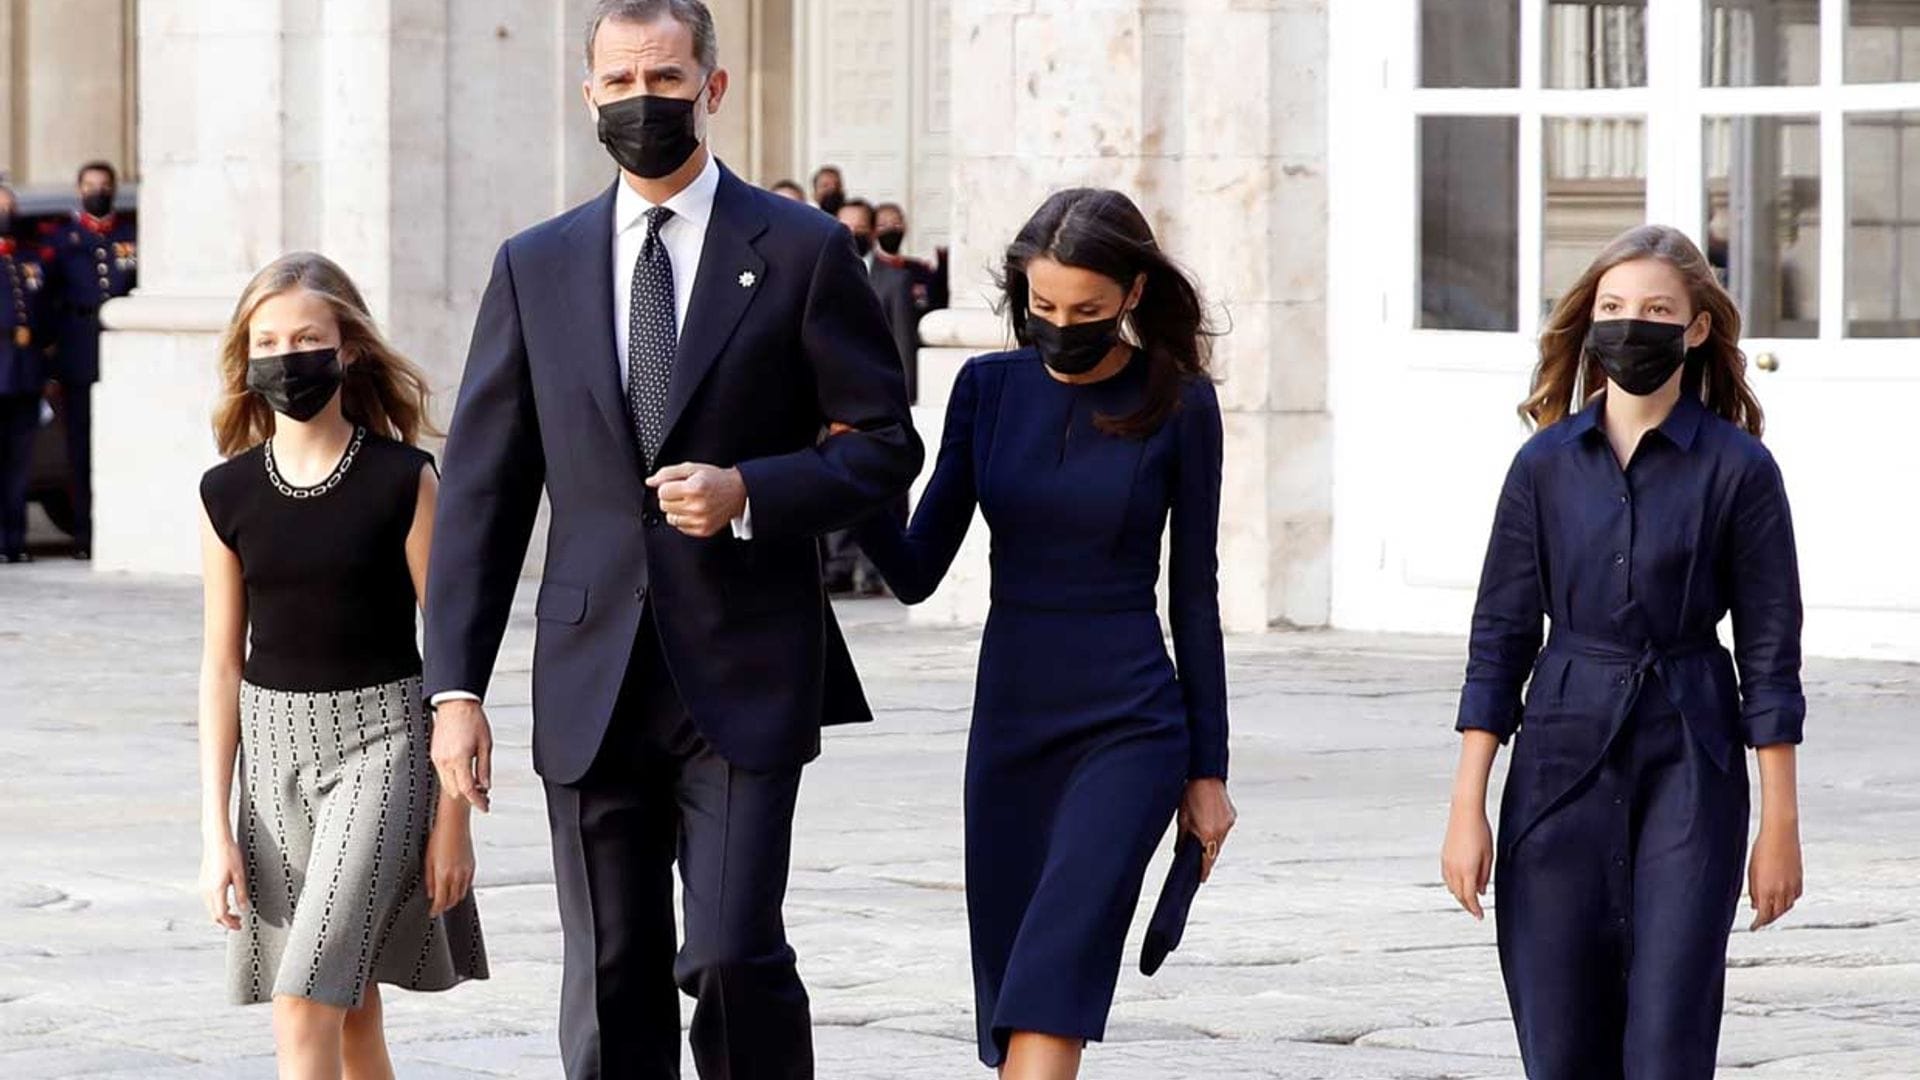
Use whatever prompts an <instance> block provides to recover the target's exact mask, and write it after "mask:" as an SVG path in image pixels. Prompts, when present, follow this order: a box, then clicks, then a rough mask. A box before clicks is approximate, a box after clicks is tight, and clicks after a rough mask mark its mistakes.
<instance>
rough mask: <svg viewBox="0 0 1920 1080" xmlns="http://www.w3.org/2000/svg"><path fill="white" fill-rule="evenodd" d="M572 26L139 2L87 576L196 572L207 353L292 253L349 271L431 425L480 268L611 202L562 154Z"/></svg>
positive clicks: (571, 103) (445, 7) (441, 12)
mask: <svg viewBox="0 0 1920 1080" xmlns="http://www.w3.org/2000/svg"><path fill="white" fill-rule="evenodd" d="M585 8H586V4H585V2H584V0H550V2H548V3H542V4H534V5H529V4H526V3H517V2H513V0H463V2H462V3H461V4H458V5H450V4H446V3H444V2H440V0H144V2H143V3H142V4H141V5H140V19H141V25H140V35H139V41H140V61H141V62H140V101H141V116H142V131H141V171H142V173H143V176H144V181H145V182H144V183H143V185H142V190H141V230H142V232H141V255H142V261H141V287H140V289H139V290H138V291H137V292H136V293H135V295H133V296H132V297H129V298H127V299H125V300H121V301H118V302H116V303H114V304H111V305H109V306H108V307H107V309H106V310H105V312H103V318H104V319H105V321H106V323H107V325H108V327H109V328H110V332H109V333H108V334H107V335H106V339H105V341H104V342H103V345H102V382H101V385H100V388H99V390H98V391H97V398H96V401H97V405H96V409H97V417H96V420H95V436H94V437H95V439H96V441H97V445H96V447H95V453H94V460H95V472H96V477H95V487H96V490H97V503H98V510H97V514H98V523H97V526H96V532H97V538H96V544H95V565H96V566H98V567H99V568H100V569H103V570H137V571H147V572H182V573H191V572H194V571H195V570H197V568H198V565H199V556H198V549H197V540H196V537H197V518H198V514H199V508H198V504H197V500H196V498H195V495H194V491H195V487H194V484H195V480H196V478H197V476H198V474H199V473H200V471H201V470H202V469H204V468H205V467H206V466H207V465H209V464H211V463H213V462H214V461H215V460H216V456H215V453H214V447H213V443H212V438H211V434H210V429H209V426H208V418H209V412H210V409H211V406H212V403H213V399H214V395H215V392H216V389H217V386H216V380H215V375H216V354H217V348H218V336H219V333H220V331H221V330H222V329H224V327H225V325H226V322H227V319H228V318H229V316H230V314H231V312H232V309H233V306H234V303H235V301H236V300H237V298H238V296H239V294H240V290H241V289H242V288H243V287H244V286H245V284H246V282H247V280H248V279H249V278H250V277H251V276H252V275H253V273H254V272H255V271H257V270H258V269H259V268H260V267H261V266H264V265H265V264H266V263H268V262H270V261H271V260H272V259H274V258H275V257H277V256H279V255H281V254H283V253H285V252H287V251H291V250H297V249H302V248H308V249H314V250H319V251H321V252H323V253H325V254H327V255H328V256H330V257H332V258H333V259H335V260H336V261H338V262H339V263H341V265H342V266H344V267H345V268H346V270H347V272H348V273H349V274H351V275H352V276H353V277H354V279H355V281H356V282H357V283H358V284H359V285H360V286H361V289H362V291H363V292H364V294H365V295H366V297H367V301H368V304H369V305H370V306H371V307H372V309H373V312H374V316H375V318H376V319H377V320H378V321H379V322H380V324H381V326H382V328H383V329H384V330H385V331H386V333H387V334H388V336H389V337H390V338H391V339H392V340H393V341H394V342H395V344H396V345H398V346H399V347H400V348H401V350H402V351H404V352H406V353H407V354H408V355H409V356H411V357H413V358H414V359H415V360H416V361H418V362H419V363H420V364H421V365H422V366H423V367H424V368H425V369H426V371H427V373H428V374H429V376H430V377H431V379H432V382H433V384H434V385H435V387H436V389H437V390H438V392H439V400H438V402H437V408H436V410H435V411H436V413H437V414H438V416H439V417H440V418H441V419H442V420H443V421H444V419H445V417H446V416H447V414H448V413H449V412H450V411H451V404H452V399H453V393H454V390H455V387H456V383H457V380H458V377H459V372H460V369H461V364H462V362H463V359H464V354H465V346H466V340H467V334H468V331H469V327H470V325H471V319H472V311H473V307H474V305H475V304H477V302H478V298H479V294H480V291H481V290H482V289H483V288H484V286H485V281H486V277H487V274H488V272H489V268H490V266H491V262H492V255H493V251H494V248H495V247H496V246H497V245H498V244H499V242H500V241H501V240H502V239H504V238H505V237H507V236H508V235H510V234H511V233H513V232H514V231H516V230H518V229H520V228H523V227H525V226H526V225H528V224H531V223H533V222H535V221H537V220H539V219H541V218H543V217H545V216H547V215H549V214H551V213H552V212H553V211H554V210H555V209H556V208H557V207H559V206H560V205H562V204H563V202H564V201H565V200H567V199H568V198H569V197H571V196H573V195H575V194H577V193H578V192H580V191H582V190H591V189H593V188H597V187H598V186H599V185H600V184H603V183H605V182H606V175H607V170H606V169H604V168H603V169H600V170H599V175H597V176H595V177H593V178H592V183H590V184H589V183H587V182H585V179H586V178H584V177H583V176H582V175H581V172H582V169H581V167H580V166H577V165H575V164H574V163H575V162H580V161H583V160H584V157H585V156H584V155H583V154H581V153H580V152H579V148H577V147H575V146H573V145H572V144H571V141H570V135H572V134H574V133H575V132H576V131H577V129H580V128H582V127H583V126H584V123H583V122H582V121H581V120H580V117H579V116H578V115H577V114H578V111H579V110H580V109H581V106H580V105H579V101H578V93H579V91H578V86H579V83H580V79H581V74H580V73H581V63H580V59H579V44H578V33H579V31H578V27H577V25H576V23H577V22H578V21H583V20H584V17H585ZM573 9H578V14H579V16H580V19H579V20H576V19H574V18H573V17H572V15H573V14H574V10H573ZM569 95H571V96H569ZM585 138H586V140H588V141H589V142H590V141H591V138H592V136H591V133H590V132H588V133H586V135H585ZM572 141H577V140H572ZM595 149H596V150H597V147H596V148H595ZM600 160H601V161H604V158H602V159H600Z"/></svg>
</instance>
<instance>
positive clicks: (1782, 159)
mask: <svg viewBox="0 0 1920 1080" xmlns="http://www.w3.org/2000/svg"><path fill="white" fill-rule="evenodd" d="M1704 130H1705V138H1706V144H1705V147H1704V150H1703V159H1702V160H1703V161H1704V163H1705V166H1706V179H1707V182H1706V214H1707V259H1708V261H1710V262H1712V263H1713V265H1714V269H1715V270H1716V271H1718V272H1719V274H1720V276H1721V280H1722V281H1723V282H1724V283H1725V284H1726V286H1727V288H1728V290H1729V291H1731V292H1732V293H1733V298H1734V300H1735V301H1737V302H1738V303H1739V305H1740V314H1741V316H1742V318H1743V320H1744V328H1745V332H1746V336H1748V337H1785V338H1801V337H1814V336H1816V335H1817V334H1818V332H1819V328H1820V120H1819V118H1818V117H1813V116H1710V117H1707V119H1706V122H1705V125H1704Z"/></svg>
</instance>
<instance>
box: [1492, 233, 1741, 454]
mask: <svg viewBox="0 0 1920 1080" xmlns="http://www.w3.org/2000/svg"><path fill="white" fill-rule="evenodd" d="M1636 259H1659V260H1660V261H1661V262H1664V263H1666V264H1667V265H1669V266H1671V267H1673V268H1674V270H1676V271H1678V272H1679V274H1680V277H1681V280H1683V281H1685V282H1686V285H1687V293H1688V296H1689V297H1690V299H1691V300H1692V303H1693V311H1694V315H1695V317H1696V318H1697V317H1698V315H1699V313H1700V312H1702V311H1705V312H1708V313H1709V314H1710V315H1711V316H1712V319H1713V322H1712V326H1711V327H1710V328H1709V330H1708V332H1707V339H1706V340H1705V341H1703V342H1701V343H1700V344H1699V345H1697V346H1695V347H1694V348H1693V349H1690V350H1688V352H1687V373H1686V376H1685V379H1684V381H1683V382H1682V383H1681V392H1682V393H1686V394H1697V395H1699V397H1700V400H1701V401H1703V402H1704V403H1705V404H1706V406H1707V408H1709V409H1711V410H1713V411H1714V412H1715V413H1718V414H1719V415H1721V416H1723V417H1725V418H1726V419H1727V420H1729V421H1731V422H1732V423H1734V424H1736V425H1738V426H1739V427H1741V428H1743V429H1745V430H1746V431H1747V432H1748V433H1750V434H1752V435H1753V436H1754V437H1756V438H1758V437H1759V436H1760V435H1761V433H1762V432H1763V431H1764V430H1765V429H1766V414H1765V413H1763V412H1762V411H1761V409H1760V401H1759V399H1757V398H1755V397H1754V395H1753V390H1752V388H1750V387H1749V386H1748V385H1747V354H1746V353H1744V352H1742V351H1740V309H1739V308H1738V307H1736V306H1735V305H1734V302H1733V297H1732V296H1729V295H1728V294H1727V290H1726V289H1724V288H1722V287H1721V285H1720V279H1719V278H1718V277H1715V276H1714V272H1713V266H1712V264H1711V263H1709V262H1707V257H1706V256H1705V255H1703V254H1701V253H1700V248H1699V247H1698V246H1696V245H1695V244H1694V242H1693V241H1692V240H1690V239H1688V238H1687V234H1686V233H1683V232H1681V231H1680V230H1679V229H1676V228H1673V227H1672V226H1670V225H1641V226H1639V227H1637V228H1632V229H1628V230H1627V231H1626V232H1623V233H1621V234H1620V235H1619V236H1616V237H1614V238H1613V240H1612V241H1611V242H1610V243H1608V244H1607V246H1606V248H1604V249H1603V250H1602V251H1601V252H1600V255H1599V257H1598V258H1596V259H1594V260H1593V265H1592V266H1589V267H1587V270H1586V272H1585V273H1583V274H1581V275H1580V280H1578V281H1576V282H1574V283H1573V287H1572V288H1570V289H1568V290H1567V291H1566V294H1565V295H1563V296H1562V297H1560V301H1559V303H1556V304H1555V305H1554V306H1553V314H1551V315H1549V316H1547V324H1546V327H1545V329H1543V330H1541V332H1540V364H1539V366H1538V367H1536V368H1534V371H1533V391H1532V393H1530V394H1528V395H1527V400H1525V401H1523V402H1521V403H1520V419H1521V420H1523V421H1525V422H1526V423H1528V424H1529V425H1531V426H1532V427H1534V428H1543V427H1546V426H1548V425H1550V424H1553V423H1556V422H1558V421H1560V420H1562V419H1564V418H1565V417H1566V416H1567V414H1569V413H1571V412H1573V411H1575V408H1576V405H1575V402H1579V403H1580V404H1581V405H1584V404H1585V403H1586V402H1588V401H1591V400H1592V399H1593V398H1594V397H1595V396H1596V395H1598V394H1599V393H1600V392H1601V391H1602V390H1604V389H1605V388H1606V385H1607V373H1606V371H1605V370H1604V369H1602V368H1601V366H1600V361H1599V360H1597V359H1595V358H1593V357H1591V356H1587V355H1585V347H1586V340H1587V329H1588V328H1589V327H1591V326H1592V325H1593V303H1594V297H1595V295H1596V294H1597V293H1598V292H1599V291H1600V278H1601V277H1602V276H1604V275H1605V274H1606V272H1607V271H1609V270H1611V269H1613V268H1614V267H1616V266H1619V265H1620V264H1621V263H1626V262H1633V261H1634V260H1636Z"/></svg>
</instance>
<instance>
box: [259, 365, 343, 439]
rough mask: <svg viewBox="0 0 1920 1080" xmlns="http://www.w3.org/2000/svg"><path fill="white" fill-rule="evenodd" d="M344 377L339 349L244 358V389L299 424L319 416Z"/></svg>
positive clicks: (337, 390) (338, 388)
mask: <svg viewBox="0 0 1920 1080" xmlns="http://www.w3.org/2000/svg"><path fill="white" fill-rule="evenodd" d="M345 378H346V375H345V372H344V370H343V369H342V368H341V366H340V350H338V349H313V350H311V351H308V352H296V353H281V354H280V355H279V356H256V357H254V358H253V359H252V360H249V361H247V389H249V390H251V391H253V392H254V393H256V394H259V395H260V396H261V397H263V398H265V399H266V401H267V404H268V405H271V406H273V411H274V412H277V413H280V414H282V415H284V416H286V417H287V418H288V419H290V420H298V421H300V422H301V423H305V422H306V421H308V420H311V419H313V418H314V417H316V416H319V415H320V410H322V409H324V408H326V407H327V402H329V401H332V400H333V395H334V394H335V393H337V392H339V390H340V383H341V382H342V380H344V379H345Z"/></svg>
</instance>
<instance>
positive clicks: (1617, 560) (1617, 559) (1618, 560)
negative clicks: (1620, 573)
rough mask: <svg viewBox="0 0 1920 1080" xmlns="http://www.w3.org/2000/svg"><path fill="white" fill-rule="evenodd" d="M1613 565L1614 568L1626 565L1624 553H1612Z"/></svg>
mask: <svg viewBox="0 0 1920 1080" xmlns="http://www.w3.org/2000/svg"><path fill="white" fill-rule="evenodd" d="M1613 565H1615V566H1625V565H1627V557H1626V555H1625V554H1624V553H1622V552H1618V551H1616V552H1614V553H1613Z"/></svg>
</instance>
